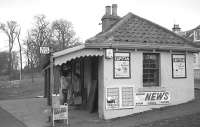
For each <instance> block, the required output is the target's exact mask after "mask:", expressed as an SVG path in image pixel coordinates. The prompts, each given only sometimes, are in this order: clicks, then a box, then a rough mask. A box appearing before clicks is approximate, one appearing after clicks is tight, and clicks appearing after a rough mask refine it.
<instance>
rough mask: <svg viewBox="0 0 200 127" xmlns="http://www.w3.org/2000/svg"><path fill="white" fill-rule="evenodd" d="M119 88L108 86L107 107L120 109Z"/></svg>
mask: <svg viewBox="0 0 200 127" xmlns="http://www.w3.org/2000/svg"><path fill="white" fill-rule="evenodd" d="M119 106H120V105H119V88H115V87H114V88H107V91H106V109H119Z"/></svg>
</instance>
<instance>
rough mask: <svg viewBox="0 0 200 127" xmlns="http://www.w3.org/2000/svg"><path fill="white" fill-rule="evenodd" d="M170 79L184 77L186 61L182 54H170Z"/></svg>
mask: <svg viewBox="0 0 200 127" xmlns="http://www.w3.org/2000/svg"><path fill="white" fill-rule="evenodd" d="M172 77H173V78H185V77H186V60H185V55H184V54H172Z"/></svg>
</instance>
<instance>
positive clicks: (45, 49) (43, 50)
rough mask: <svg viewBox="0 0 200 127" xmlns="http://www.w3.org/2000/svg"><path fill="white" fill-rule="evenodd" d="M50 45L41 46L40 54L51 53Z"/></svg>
mask: <svg viewBox="0 0 200 127" xmlns="http://www.w3.org/2000/svg"><path fill="white" fill-rule="evenodd" d="M49 52H50V51H49V47H40V54H49Z"/></svg>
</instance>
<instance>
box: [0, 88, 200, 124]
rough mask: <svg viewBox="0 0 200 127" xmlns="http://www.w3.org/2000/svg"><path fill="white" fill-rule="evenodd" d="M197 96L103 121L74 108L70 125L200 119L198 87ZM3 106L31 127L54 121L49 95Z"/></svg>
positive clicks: (70, 111) (4, 103)
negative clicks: (194, 117) (50, 111)
mask: <svg viewBox="0 0 200 127" xmlns="http://www.w3.org/2000/svg"><path fill="white" fill-rule="evenodd" d="M196 95H197V97H196V99H195V100H193V101H191V102H188V103H185V104H180V105H176V106H169V107H165V108H160V109H155V110H152V111H146V112H143V113H138V114H133V115H130V116H127V117H122V118H116V119H112V120H101V119H99V118H98V115H97V113H92V114H91V113H89V112H88V111H84V110H81V109H70V110H69V123H70V124H69V126H70V127H80V126H81V127H122V126H123V127H135V126H137V127H138V126H139V127H140V125H149V124H150V123H156V122H157V121H161V120H168V119H176V118H179V117H183V116H191V115H193V114H197V116H198V117H197V118H199V114H200V108H199V107H200V90H196ZM0 107H2V108H3V109H4V110H6V111H7V112H9V113H10V114H12V116H14V117H15V118H16V119H17V121H18V122H19V123H21V122H22V123H24V124H25V125H26V126H27V127H50V126H51V123H50V122H48V116H49V107H48V106H47V103H46V99H45V98H31V99H30V98H29V99H18V100H6V101H5V100H4V101H0ZM0 116H1V114H0ZM189 118H190V117H189ZM192 118H193V117H192ZM13 119H14V118H13ZM20 121H21V122H20ZM5 122H6V121H5ZM7 122H8V121H7ZM186 122H187V121H186ZM196 122H197V123H198V124H199V123H200V121H199V120H196ZM0 123H1V121H0ZM187 123H188V122H187ZM152 125H153V124H152ZM199 125H200V124H199ZM0 127H1V124H0ZM3 127H4V126H3ZM5 127H6V126H5ZM8 127H12V126H8ZM15 127H17V126H15ZM19 127H20V126H19ZM22 127H24V126H22Z"/></svg>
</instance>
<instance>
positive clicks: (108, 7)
mask: <svg viewBox="0 0 200 127" xmlns="http://www.w3.org/2000/svg"><path fill="white" fill-rule="evenodd" d="M105 15H106V16H109V15H111V6H106V14H105Z"/></svg>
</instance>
